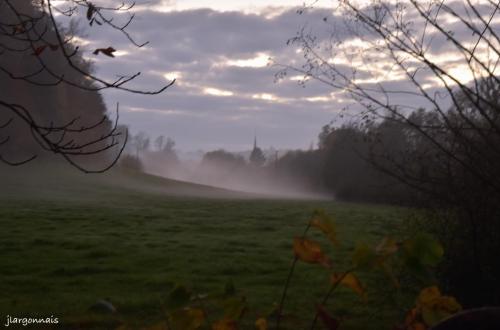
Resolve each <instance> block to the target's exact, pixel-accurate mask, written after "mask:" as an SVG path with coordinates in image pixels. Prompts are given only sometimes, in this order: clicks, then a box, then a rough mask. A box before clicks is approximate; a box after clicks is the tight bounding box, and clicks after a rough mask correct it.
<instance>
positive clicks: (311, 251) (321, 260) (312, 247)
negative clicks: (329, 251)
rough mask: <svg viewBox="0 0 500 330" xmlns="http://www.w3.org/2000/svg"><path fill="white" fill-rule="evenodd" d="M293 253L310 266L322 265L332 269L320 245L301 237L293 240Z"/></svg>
mask: <svg viewBox="0 0 500 330" xmlns="http://www.w3.org/2000/svg"><path fill="white" fill-rule="evenodd" d="M293 252H294V253H295V256H296V257H297V258H298V259H299V260H301V261H303V262H307V263H310V264H320V265H323V266H325V267H327V268H330V267H331V261H330V259H329V258H328V256H327V255H325V254H324V253H323V251H322V250H321V246H320V245H319V243H317V242H315V241H312V240H309V239H306V238H301V237H295V238H294V239H293Z"/></svg>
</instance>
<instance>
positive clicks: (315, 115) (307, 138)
mask: <svg viewBox="0 0 500 330" xmlns="http://www.w3.org/2000/svg"><path fill="white" fill-rule="evenodd" d="M137 3H138V5H137V6H136V8H135V11H134V12H135V13H136V18H135V20H134V22H133V23H132V24H131V26H130V27H129V29H128V31H129V32H130V34H131V35H132V36H133V37H134V38H135V39H136V40H137V41H138V42H144V41H149V44H148V45H147V46H145V47H143V48H141V49H137V48H135V47H133V45H131V44H130V42H128V41H127V40H126V39H125V38H123V37H122V36H121V35H120V34H119V33H116V31H110V30H109V29H102V30H100V27H98V26H93V27H92V28H89V27H87V25H86V24H81V28H82V29H83V33H82V37H81V39H80V40H78V41H79V43H80V45H81V46H83V48H84V49H86V50H87V54H89V55H88V57H89V58H90V59H91V60H92V61H94V63H95V66H96V71H97V73H99V74H100V75H101V76H105V77H109V78H110V79H111V78H113V77H116V75H118V74H133V73H135V72H138V71H140V72H141V77H139V78H138V79H136V80H135V81H134V82H133V84H132V85H131V86H133V87H136V88H141V89H145V90H147V89H151V90H153V89H156V88H158V87H161V86H163V85H164V84H165V83H167V82H168V81H169V80H170V79H173V78H175V79H176V83H175V84H174V85H173V86H172V87H171V88H169V89H167V90H166V91H165V92H164V93H162V94H160V95H156V96H140V95H136V94H129V93H123V92H117V91H111V92H106V93H104V97H105V101H106V103H107V105H108V108H110V109H114V108H115V106H116V103H117V102H119V104H120V122H121V123H122V124H125V125H128V126H129V128H130V129H131V131H132V132H133V133H134V132H135V133H137V132H139V131H144V132H147V133H148V134H149V135H151V136H152V137H155V136H158V135H165V136H169V137H172V138H173V139H174V140H175V141H176V147H177V148H178V149H180V150H184V151H190V150H205V151H208V150H215V149H219V148H224V149H226V150H231V151H241V150H247V149H249V148H251V147H252V144H253V140H254V135H257V139H258V143H259V145H260V146H261V147H263V148H269V147H275V148H279V149H298V148H302V149H308V148H309V147H310V145H311V144H315V143H316V140H317V135H318V133H319V132H320V130H321V127H322V126H323V125H325V124H327V123H329V122H330V121H331V120H332V119H333V118H334V117H335V116H336V114H337V111H338V106H337V105H336V104H334V103H332V102H331V98H330V97H329V94H330V93H331V90H330V89H329V88H326V87H325V86H322V85H321V84H311V85H310V86H307V87H306V88H304V87H302V86H300V85H299V84H298V82H297V79H298V77H295V80H293V79H289V80H287V81H281V82H276V81H275V80H276V79H275V74H276V73H277V72H278V70H279V69H278V68H277V67H275V66H273V65H272V63H274V62H279V61H283V62H284V63H289V60H290V59H291V58H297V54H296V51H295V48H293V47H289V46H287V45H286V42H287V40H288V39H289V38H291V37H293V36H294V35H295V34H296V32H297V31H298V29H300V28H301V26H303V25H304V24H311V22H321V18H322V15H324V14H325V13H322V12H316V13H314V14H306V15H298V14H297V9H298V8H300V7H301V6H302V5H303V2H301V1H295V0H273V1H264V0H258V1H241V0H240V1H207V0H202V1H199V0H197V1H194V0H188V1H176V2H175V1H161V0H151V1H137ZM327 11H329V10H327ZM107 46H113V47H114V48H115V49H117V53H116V55H118V56H117V58H115V59H108V58H106V57H104V56H94V55H92V54H91V50H93V49H95V48H97V47H107Z"/></svg>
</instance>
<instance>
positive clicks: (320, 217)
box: [311, 210, 339, 246]
mask: <svg viewBox="0 0 500 330" xmlns="http://www.w3.org/2000/svg"><path fill="white" fill-rule="evenodd" d="M311 227H316V228H318V229H319V230H321V231H322V232H323V233H324V234H325V235H326V237H328V239H329V240H330V241H331V242H332V243H333V244H334V245H335V246H339V242H338V240H337V231H336V229H335V223H334V222H333V219H332V218H331V217H330V216H329V215H328V214H326V212H325V211H324V210H316V211H314V214H313V217H312V219H311Z"/></svg>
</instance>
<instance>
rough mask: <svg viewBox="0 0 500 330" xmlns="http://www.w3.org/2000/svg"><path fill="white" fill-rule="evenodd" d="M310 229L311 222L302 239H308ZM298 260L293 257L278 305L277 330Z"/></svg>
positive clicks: (277, 329)
mask: <svg viewBox="0 0 500 330" xmlns="http://www.w3.org/2000/svg"><path fill="white" fill-rule="evenodd" d="M309 228H311V221H309V223H308V224H307V227H306V229H305V230H304V233H303V234H302V238H305V237H306V235H307V232H308V231H309ZM298 260H299V258H297V256H294V257H293V261H292V265H291V266H290V271H289V272H288V276H287V278H286V282H285V287H284V288H283V294H282V295H281V300H280V303H279V305H278V315H277V317H276V330H279V328H280V322H281V313H282V311H283V306H284V305H285V299H286V293H287V291H288V287H289V286H290V280H291V279H292V276H293V271H294V270H295V265H297V261H298Z"/></svg>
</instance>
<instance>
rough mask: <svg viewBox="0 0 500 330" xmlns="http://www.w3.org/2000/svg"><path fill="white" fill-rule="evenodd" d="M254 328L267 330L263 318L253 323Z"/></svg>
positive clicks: (265, 321)
mask: <svg viewBox="0 0 500 330" xmlns="http://www.w3.org/2000/svg"><path fill="white" fill-rule="evenodd" d="M255 328H256V329H257V330H267V320H266V319H265V318H263V317H261V318H259V319H257V321H255Z"/></svg>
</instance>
